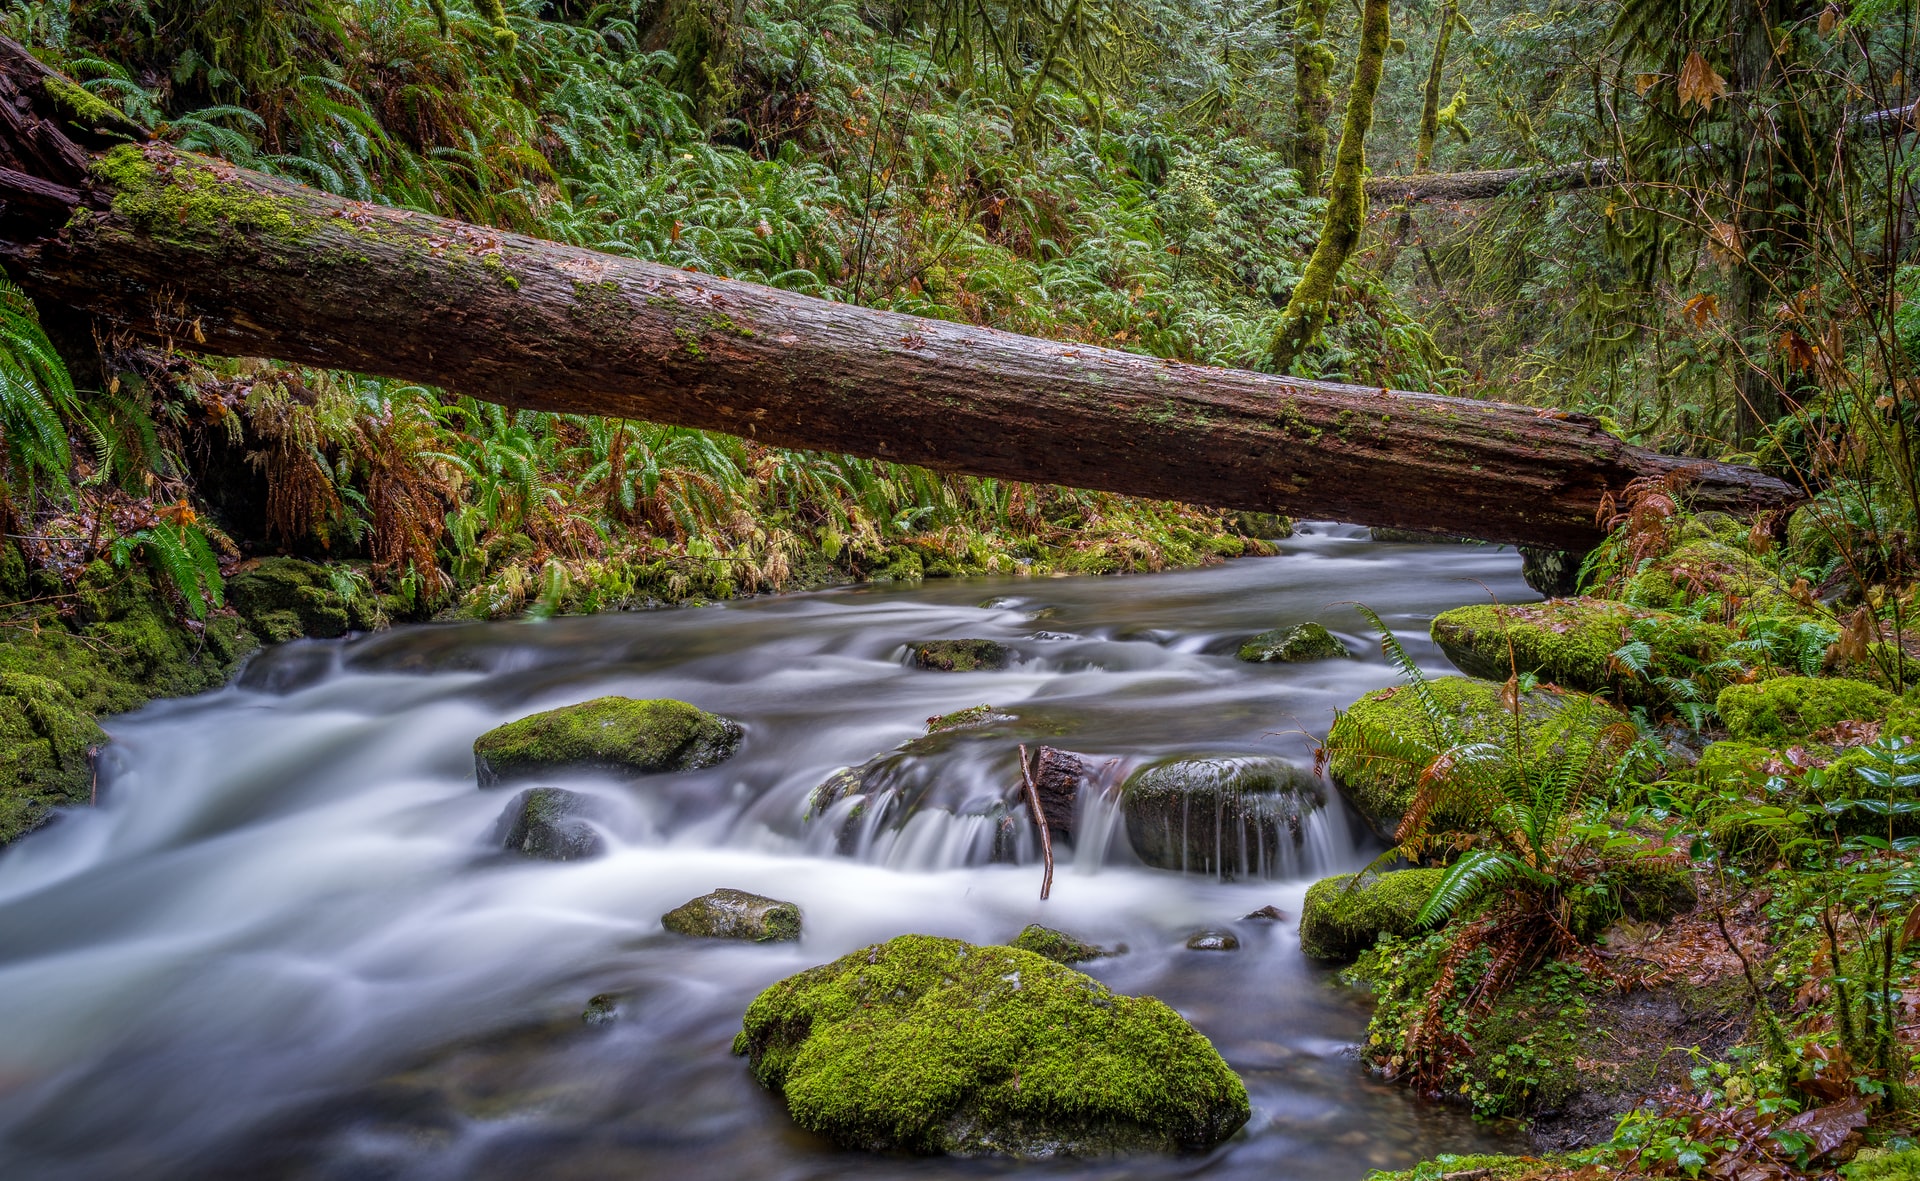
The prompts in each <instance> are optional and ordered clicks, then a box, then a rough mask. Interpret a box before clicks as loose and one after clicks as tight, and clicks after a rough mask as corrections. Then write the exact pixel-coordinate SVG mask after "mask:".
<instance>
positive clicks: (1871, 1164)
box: [1840, 1148, 1920, 1181]
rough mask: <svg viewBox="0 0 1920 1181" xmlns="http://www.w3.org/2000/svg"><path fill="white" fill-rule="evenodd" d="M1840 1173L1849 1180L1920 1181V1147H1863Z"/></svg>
mask: <svg viewBox="0 0 1920 1181" xmlns="http://www.w3.org/2000/svg"><path fill="white" fill-rule="evenodd" d="M1840 1175H1841V1176H1842V1177H1845V1178H1846V1179H1847V1181H1920V1148H1903V1149H1888V1148H1863V1149H1861V1150H1860V1152H1859V1154H1858V1155H1856V1156H1855V1157H1854V1158H1853V1159H1852V1160H1851V1161H1849V1162H1848V1163H1847V1164H1846V1165H1845V1166H1844V1167H1842V1168H1841V1170H1840Z"/></svg>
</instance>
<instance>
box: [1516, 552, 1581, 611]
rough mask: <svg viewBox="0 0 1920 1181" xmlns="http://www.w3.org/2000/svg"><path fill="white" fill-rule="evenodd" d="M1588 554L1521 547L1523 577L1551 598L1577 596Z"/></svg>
mask: <svg viewBox="0 0 1920 1181" xmlns="http://www.w3.org/2000/svg"><path fill="white" fill-rule="evenodd" d="M1584 560H1585V555H1583V554H1576V553H1569V552H1568V551H1566V550H1560V549H1541V548H1538V547H1536V546H1531V545H1523V546H1521V547H1520V577H1521V578H1523V579H1525V580H1526V583H1527V585H1528V586H1530V587H1532V588H1533V589H1534V590H1536V591H1538V592H1539V593H1541V594H1543V595H1545V596H1547V597H1548V598H1550V599H1551V598H1558V597H1560V596H1562V595H1572V594H1578V593H1579V591H1580V565H1581V563H1582V562H1583V561H1584Z"/></svg>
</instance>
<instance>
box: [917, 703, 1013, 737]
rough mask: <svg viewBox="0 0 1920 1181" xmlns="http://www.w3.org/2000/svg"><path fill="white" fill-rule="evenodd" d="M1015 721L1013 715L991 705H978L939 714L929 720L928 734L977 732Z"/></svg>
mask: <svg viewBox="0 0 1920 1181" xmlns="http://www.w3.org/2000/svg"><path fill="white" fill-rule="evenodd" d="M1013 720H1014V717H1013V715H1012V714H1009V713H1001V712H1000V711H999V710H996V709H994V708H993V707H992V706H991V705H976V706H972V707H969V708H967V709H957V710H954V711H953V712H952V713H950V714H937V715H935V716H934V717H931V718H928V719H927V733H929V734H945V733H946V732H947V731H949V730H977V729H979V728H980V727H982V726H991V725H994V724H995V723H998V722H1011V721H1013Z"/></svg>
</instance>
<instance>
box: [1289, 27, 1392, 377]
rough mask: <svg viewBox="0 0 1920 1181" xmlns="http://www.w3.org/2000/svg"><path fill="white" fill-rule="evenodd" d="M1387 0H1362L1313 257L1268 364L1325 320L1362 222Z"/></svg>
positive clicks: (1297, 349) (1386, 37)
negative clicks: (1349, 80)
mask: <svg viewBox="0 0 1920 1181" xmlns="http://www.w3.org/2000/svg"><path fill="white" fill-rule="evenodd" d="M1392 32H1393V30H1392V22H1391V20H1390V19H1389V17H1388V12H1387V0H1367V2H1366V7H1365V8H1364V9H1363V10H1362V12H1361V15H1360V50H1359V53H1358V54H1357V55H1356V56H1355V57H1354V62H1353V83H1352V85H1350V86H1349V87H1347V110H1346V117H1345V119H1344V121H1343V123H1342V125H1341V128H1340V147H1339V150H1338V151H1336V152H1335V153H1334V157H1333V182H1332V184H1331V186H1330V187H1329V189H1328V192H1327V216H1326V221H1325V222H1324V223H1323V224H1322V226H1321V228H1320V240H1319V241H1318V242H1317V243H1315V244H1314V247H1313V257H1312V258H1309V259H1308V260H1307V266H1306V269H1305V270H1304V271H1302V272H1301V274H1300V282H1299V283H1298V284H1296V285H1295V286H1294V289H1293V294H1292V295H1291V296H1289V297H1288V298H1287V308H1286V311H1285V312H1283V313H1281V317H1280V328H1279V330H1278V331H1277V332H1275V333H1274V337H1273V367H1274V368H1275V369H1278V370H1280V371H1282V372H1285V371H1286V370H1288V369H1291V368H1292V367H1293V363H1294V361H1295V360H1296V359H1298V358H1299V356H1300V354H1301V353H1302V352H1305V351H1306V347H1307V345H1308V344H1309V343H1311V342H1312V340H1313V338H1314V337H1315V336H1316V335H1317V334H1318V333H1319V331H1320V326H1321V325H1322V324H1323V323H1325V322H1326V319H1327V305H1328V304H1329V303H1331V302H1332V300H1333V284H1334V281H1335V280H1336V279H1338V278H1339V277H1340V268H1341V267H1344V266H1345V265H1346V264H1347V258H1348V256H1349V255H1351V254H1352V253H1353V248H1354V247H1355V246H1357V245H1359V243H1360V232H1361V230H1363V229H1365V228H1366V223H1367V195H1366V189H1365V184H1366V176H1367V132H1368V131H1370V130H1372V128H1373V100H1374V96H1375V95H1376V94H1378V93H1379V91H1380V73H1381V70H1382V68H1383V67H1384V65H1385V63H1386V59H1387V44H1388V42H1389V41H1391V40H1392Z"/></svg>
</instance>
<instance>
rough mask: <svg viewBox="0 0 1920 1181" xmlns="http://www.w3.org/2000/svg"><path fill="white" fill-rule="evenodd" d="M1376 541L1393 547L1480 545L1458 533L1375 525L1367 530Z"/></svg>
mask: <svg viewBox="0 0 1920 1181" xmlns="http://www.w3.org/2000/svg"><path fill="white" fill-rule="evenodd" d="M1367 532H1368V534H1370V535H1371V536H1372V538H1373V540H1375V541H1379V542H1385V543H1387V544H1391V545H1479V544H1480V543H1479V542H1477V541H1475V540H1473V539H1472V538H1471V537H1462V536H1460V535H1459V534H1458V533H1431V532H1428V531H1427V530H1425V529H1394V528H1390V527H1386V526H1381V525H1375V526H1374V527H1373V528H1371V529H1369V530H1367Z"/></svg>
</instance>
